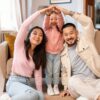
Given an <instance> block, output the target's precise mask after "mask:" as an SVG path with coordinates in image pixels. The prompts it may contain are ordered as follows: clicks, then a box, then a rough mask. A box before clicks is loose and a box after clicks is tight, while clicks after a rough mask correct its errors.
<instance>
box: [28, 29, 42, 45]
mask: <svg viewBox="0 0 100 100" xmlns="http://www.w3.org/2000/svg"><path fill="white" fill-rule="evenodd" d="M29 39H30V43H31V44H32V45H39V44H40V43H41V42H42V40H43V33H42V30H41V29H38V28H35V29H33V31H32V33H31V35H30V37H29Z"/></svg>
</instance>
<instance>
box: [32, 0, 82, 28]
mask: <svg viewBox="0 0 100 100" xmlns="http://www.w3.org/2000/svg"><path fill="white" fill-rule="evenodd" d="M49 4H50V0H34V2H33V12H35V11H36V10H38V8H39V7H41V6H46V5H49ZM56 5H59V6H61V7H64V8H68V9H70V10H73V11H77V12H82V13H83V0H72V1H71V3H64V4H56ZM42 21H43V16H42V17H39V18H37V20H36V21H35V22H34V25H39V26H42ZM65 22H73V23H75V24H76V22H75V21H74V20H73V19H72V18H70V17H69V16H67V17H66V18H65Z"/></svg>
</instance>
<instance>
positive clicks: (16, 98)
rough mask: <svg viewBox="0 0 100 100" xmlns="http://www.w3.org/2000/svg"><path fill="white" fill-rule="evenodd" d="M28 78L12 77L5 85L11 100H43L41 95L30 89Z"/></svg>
mask: <svg viewBox="0 0 100 100" xmlns="http://www.w3.org/2000/svg"><path fill="white" fill-rule="evenodd" d="M31 85H32V83H31V81H30V78H27V77H23V76H17V75H12V76H10V77H9V79H8V82H7V84H6V91H7V93H8V94H9V95H10V97H11V98H12V99H11V100H44V96H43V93H42V92H40V91H37V90H35V89H34V88H32V87H31Z"/></svg>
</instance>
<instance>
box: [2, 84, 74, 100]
mask: <svg viewBox="0 0 100 100" xmlns="http://www.w3.org/2000/svg"><path fill="white" fill-rule="evenodd" d="M33 83H34V82H33ZM59 89H60V92H61V91H63V87H62V85H61V84H60V85H59ZM46 90H47V87H46V84H45V82H43V92H44V95H45V100H75V99H73V98H72V97H70V96H66V97H61V96H60V95H54V96H49V95H47V92H46ZM4 92H5V91H4ZM1 94H2V93H0V95H1Z"/></svg>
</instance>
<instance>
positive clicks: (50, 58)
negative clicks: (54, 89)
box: [46, 53, 61, 85]
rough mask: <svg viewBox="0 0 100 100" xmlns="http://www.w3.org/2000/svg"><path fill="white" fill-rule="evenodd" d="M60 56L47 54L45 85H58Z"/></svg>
mask: <svg viewBox="0 0 100 100" xmlns="http://www.w3.org/2000/svg"><path fill="white" fill-rule="evenodd" d="M60 64H61V63H60V55H59V54H50V53H47V66H46V83H47V84H52V83H53V84H56V85H57V84H59V80H60V79H59V74H60Z"/></svg>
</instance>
